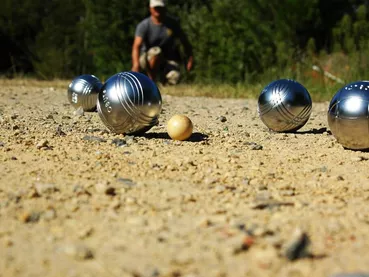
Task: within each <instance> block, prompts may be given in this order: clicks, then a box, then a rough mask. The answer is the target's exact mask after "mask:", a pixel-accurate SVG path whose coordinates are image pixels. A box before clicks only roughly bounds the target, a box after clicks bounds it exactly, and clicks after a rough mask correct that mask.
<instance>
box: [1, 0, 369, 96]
mask: <svg viewBox="0 0 369 277" xmlns="http://www.w3.org/2000/svg"><path fill="white" fill-rule="evenodd" d="M169 3H170V4H169V6H168V9H169V13H170V14H173V15H175V16H177V17H179V19H180V20H181V23H182V27H183V29H184V30H185V32H186V33H187V36H188V37H189V40H190V41H191V43H192V45H193V48H194V57H195V68H194V70H193V72H191V73H187V74H185V78H184V81H185V82H191V83H197V84H207V83H212V84H221V83H223V84H229V85H233V86H236V87H239V86H249V85H253V86H256V87H260V86H262V85H263V84H265V83H267V82H270V81H272V80H273V79H277V78H295V79H298V80H299V81H301V82H304V83H306V84H311V86H312V87H313V90H314V88H316V90H317V92H316V93H327V91H330V90H331V89H332V88H336V86H339V85H342V84H340V83H337V82H336V81H332V79H329V78H328V79H327V77H326V76H325V75H324V71H328V72H330V73H332V74H335V75H336V76H337V77H338V78H341V79H343V80H344V81H345V82H348V81H352V80H358V79H367V77H366V72H367V68H368V66H369V58H367V54H366V53H368V50H369V38H368V37H367V36H366V34H368V32H369V20H368V16H369V15H368V5H367V4H366V1H364V0H362V1H360V0H335V1H334V5H331V4H328V1H325V0H268V1H267V0H232V1H229V0H172V1H170V2H169ZM148 15H149V10H148V1H145V2H140V3H139V2H137V0H124V1H121V0H110V1H107V0H73V1H72V0H52V1H45V0H23V1H20V0H3V2H2V9H1V10H0V38H1V39H2V41H3V46H2V47H3V51H1V53H0V57H1V59H0V71H1V72H3V73H5V74H6V75H9V76H11V75H15V74H17V73H19V72H25V73H31V74H34V75H36V76H38V77H39V78H41V79H53V78H72V77H74V76H76V75H80V74H95V75H97V76H99V77H100V78H101V79H102V80H106V79H107V78H108V77H109V76H111V75H113V74H115V73H117V72H120V71H127V70H130V68H131V47H132V42H133V38H134V32H135V28H136V25H137V24H138V23H139V22H140V21H141V20H142V19H143V18H144V17H146V16H148ZM313 65H316V66H318V67H319V68H321V69H322V71H321V72H320V73H317V72H316V71H313V70H312V66H313ZM236 94H237V93H236ZM236 94H235V95H236Z"/></svg>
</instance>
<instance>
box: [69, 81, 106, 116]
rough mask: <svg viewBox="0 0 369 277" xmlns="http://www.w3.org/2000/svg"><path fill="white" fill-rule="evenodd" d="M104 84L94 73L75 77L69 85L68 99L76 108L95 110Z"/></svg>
mask: <svg viewBox="0 0 369 277" xmlns="http://www.w3.org/2000/svg"><path fill="white" fill-rule="evenodd" d="M102 86H103V84H102V83H101V82H100V80H99V79H98V78H97V77H96V76H94V75H88V74H85V75H81V76H78V77H76V78H74V79H73V81H72V82H71V83H70V84H69V86H68V100H69V102H70V103H71V104H72V106H73V107H74V108H76V109H78V108H79V107H82V108H83V110H84V111H87V112H89V111H95V110H96V101H97V96H98V94H99V92H100V89H101V87H102Z"/></svg>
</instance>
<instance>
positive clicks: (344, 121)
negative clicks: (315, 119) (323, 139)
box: [328, 81, 369, 150]
mask: <svg viewBox="0 0 369 277" xmlns="http://www.w3.org/2000/svg"><path fill="white" fill-rule="evenodd" d="M368 109H369V81H359V82H355V83H351V84H348V85H346V86H345V87H343V88H341V89H340V90H339V91H338V92H337V93H336V94H335V95H334V96H333V98H332V100H331V102H330V104H329V108H328V125H329V128H330V129H331V132H332V134H333V135H334V137H335V138H336V139H337V141H338V142H339V143H340V144H342V146H343V147H345V148H349V149H354V150H363V149H368V148H369V110H368Z"/></svg>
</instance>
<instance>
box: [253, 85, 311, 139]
mask: <svg viewBox="0 0 369 277" xmlns="http://www.w3.org/2000/svg"><path fill="white" fill-rule="evenodd" d="M311 108H312V101H311V97H310V94H309V92H308V91H307V89H306V88H305V87H304V86H303V85H301V84H300V83H298V82H296V81H294V80H288V79H281V80H277V81H274V82H271V83H270V84H269V85H267V86H266V87H265V88H264V89H263V91H262V92H261V94H260V96H259V99H258V114H259V117H260V119H261V120H262V121H263V123H264V124H265V125H266V126H267V127H268V128H269V129H271V130H273V131H276V132H294V131H297V130H298V129H300V128H301V127H302V126H304V125H305V123H306V122H307V121H308V119H309V117H310V114H311Z"/></svg>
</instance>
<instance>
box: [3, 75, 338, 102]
mask: <svg viewBox="0 0 369 277" xmlns="http://www.w3.org/2000/svg"><path fill="white" fill-rule="evenodd" d="M70 82H71V80H51V81H42V80H38V79H35V78H14V79H7V78H0V85H1V86H12V87H13V86H30V87H53V88H56V89H65V90H67V87H68V85H69V83H70ZM269 82H270V81H266V82H265V83H259V84H254V85H244V84H235V85H229V84H214V85H211V84H179V85H177V86H162V85H159V89H160V92H161V93H162V94H163V95H172V96H197V97H213V98H249V99H250V98H251V99H257V97H258V96H259V94H260V92H261V91H262V89H263V88H264V87H265V86H266V85H267V84H268V83H269ZM300 82H301V81H300ZM301 83H302V84H304V86H305V87H306V88H307V89H308V91H309V92H310V95H311V97H312V99H313V101H316V102H321V101H329V100H330V99H331V98H332V96H333V95H334V93H335V92H336V91H337V90H338V89H339V88H341V87H342V86H343V85H342V84H337V83H334V82H331V81H329V80H322V81H319V82H316V80H309V79H307V80H305V82H301Z"/></svg>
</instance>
